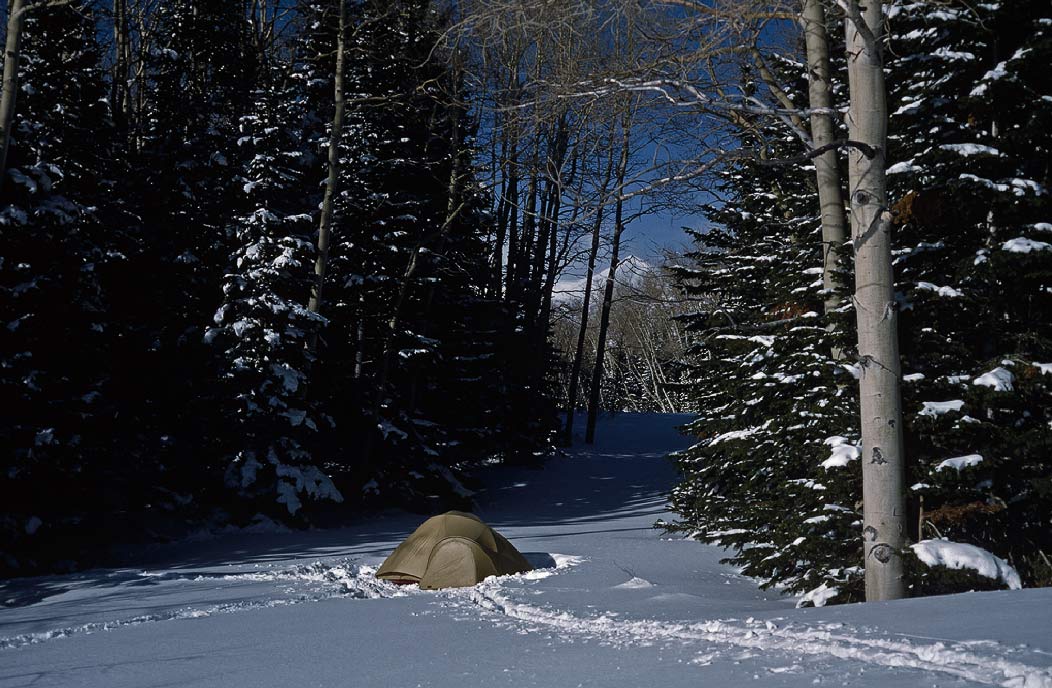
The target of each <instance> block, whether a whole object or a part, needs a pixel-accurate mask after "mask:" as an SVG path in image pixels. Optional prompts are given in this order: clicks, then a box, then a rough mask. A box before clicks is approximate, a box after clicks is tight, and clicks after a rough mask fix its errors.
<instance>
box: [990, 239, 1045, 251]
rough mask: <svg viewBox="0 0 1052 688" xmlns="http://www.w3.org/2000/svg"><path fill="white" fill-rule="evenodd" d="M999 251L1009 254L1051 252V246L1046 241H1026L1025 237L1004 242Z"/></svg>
mask: <svg viewBox="0 0 1052 688" xmlns="http://www.w3.org/2000/svg"><path fill="white" fill-rule="evenodd" d="M1001 250H1003V251H1008V252H1010V253H1031V252H1036V251H1048V250H1052V244H1050V243H1048V242H1046V241H1034V240H1033V239H1027V238H1026V237H1017V238H1015V239H1009V240H1008V241H1006V242H1004V244H1002V245H1001Z"/></svg>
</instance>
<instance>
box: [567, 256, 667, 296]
mask: <svg viewBox="0 0 1052 688" xmlns="http://www.w3.org/2000/svg"><path fill="white" fill-rule="evenodd" d="M654 269H655V268H654V266H653V265H651V264H650V263H648V262H647V261H645V260H643V259H642V258H637V257H636V256H628V257H627V258H625V259H624V260H622V261H621V262H620V263H618V265H617V270H616V271H614V281H615V283H616V284H617V285H618V286H619V287H629V288H635V287H638V286H639V284H640V283H641V281H642V280H643V278H644V277H645V276H646V275H647V274H648V273H650V272H653V271H654ZM609 274H610V268H606V269H604V270H596V271H595V273H594V274H593V275H592V297H591V299H592V303H596V302H597V301H601V300H602V297H603V290H604V289H606V278H607V276H608V275H609ZM587 281H588V280H587V279H586V278H585V277H581V278H579V279H560V280H559V281H558V282H557V283H556V285H555V288H554V289H553V290H552V303H553V304H555V305H562V304H570V303H572V302H573V301H575V300H577V299H580V298H583V297H584V287H585V284H586V282H587Z"/></svg>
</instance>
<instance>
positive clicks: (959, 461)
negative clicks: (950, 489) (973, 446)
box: [935, 454, 983, 473]
mask: <svg viewBox="0 0 1052 688" xmlns="http://www.w3.org/2000/svg"><path fill="white" fill-rule="evenodd" d="M982 462H983V457H982V456H980V455H979V454H968V455H967V456H955V457H954V458H952V459H946V460H945V461H942V462H940V463H939V465H937V466H936V467H935V472H936V473H938V472H939V471H944V470H946V469H947V468H952V469H954V470H956V471H960V470H961V469H962V468H968V467H969V466H978V465H979V464H981V463H982Z"/></svg>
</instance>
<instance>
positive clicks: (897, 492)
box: [846, 0, 906, 601]
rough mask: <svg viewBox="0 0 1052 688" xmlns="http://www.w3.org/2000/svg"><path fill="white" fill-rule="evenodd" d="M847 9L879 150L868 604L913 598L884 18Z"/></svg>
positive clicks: (860, 233)
mask: <svg viewBox="0 0 1052 688" xmlns="http://www.w3.org/2000/svg"><path fill="white" fill-rule="evenodd" d="M847 9H848V19H847V20H846V30H847V58H848V83H849V86H850V92H851V104H850V109H849V111H848V127H849V138H850V139H851V140H854V141H858V142H861V143H864V144H868V145H869V146H871V147H872V149H873V150H872V151H871V152H872V153H873V154H872V157H869V156H867V155H866V154H865V153H863V152H862V151H859V150H857V149H851V150H850V151H849V153H848V163H849V165H848V175H849V182H850V198H851V227H852V243H853V245H854V248H855V311H856V315H857V319H858V355H859V388H860V401H861V417H862V502H863V551H864V561H865V568H866V600H867V601H874V600H893V599H898V598H900V597H903V595H904V594H905V590H904V582H903V562H902V548H903V547H904V545H905V541H906V508H905V479H904V473H905V471H904V463H905V462H904V457H903V447H902V397H901V390H900V387H901V379H902V378H901V374H900V370H899V342H898V308H897V306H896V302H895V294H894V286H895V284H894V276H893V271H892V264H891V212H890V210H889V209H888V207H887V195H886V180H885V165H886V160H885V155H886V144H887V122H888V113H887V104H886V102H885V94H884V72H883V58H882V55H881V45H880V41H881V39H882V37H881V31H882V27H883V16H882V14H883V13H882V7H881V3H879V2H871V3H867V6H866V7H865V9H864V10H861V9H860V8H859V6H858V3H857V1H856V0H851V1H850V2H849V5H848V8H847ZM863 13H864V16H863Z"/></svg>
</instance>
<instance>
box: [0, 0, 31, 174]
mask: <svg viewBox="0 0 1052 688" xmlns="http://www.w3.org/2000/svg"><path fill="white" fill-rule="evenodd" d="M7 9H8V14H7V42H6V44H5V45H4V87H3V96H2V97H0V141H2V143H0V145H2V148H0V190H3V187H4V180H5V179H6V178H7V149H8V147H9V146H10V145H11V124H12V122H13V121H14V118H15V101H16V100H17V96H18V58H19V45H20V43H21V41H22V24H23V22H24V20H25V12H26V6H25V2H24V0H11V3H10V4H9V5H8V8H7Z"/></svg>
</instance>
